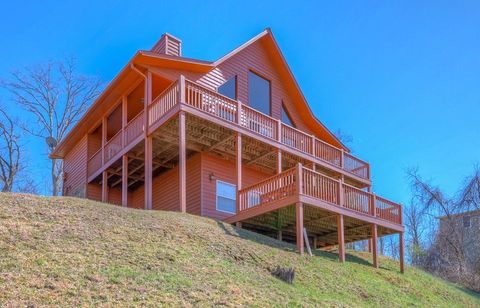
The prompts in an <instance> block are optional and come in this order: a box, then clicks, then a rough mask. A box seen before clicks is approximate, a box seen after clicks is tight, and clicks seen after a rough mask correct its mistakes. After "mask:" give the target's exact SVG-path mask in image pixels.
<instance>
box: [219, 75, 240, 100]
mask: <svg viewBox="0 0 480 308" xmlns="http://www.w3.org/2000/svg"><path fill="white" fill-rule="evenodd" d="M218 93H220V94H222V95H225V96H226V97H230V98H231V99H237V76H233V77H232V78H230V79H228V80H227V81H226V82H225V83H224V84H222V85H221V86H219V87H218Z"/></svg>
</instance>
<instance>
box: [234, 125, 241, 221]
mask: <svg viewBox="0 0 480 308" xmlns="http://www.w3.org/2000/svg"><path fill="white" fill-rule="evenodd" d="M236 139H237V140H236V142H235V152H236V153H235V154H236V156H237V163H236V166H235V171H236V174H237V200H236V205H237V209H236V212H237V214H238V213H240V198H239V191H240V190H242V135H241V134H240V133H237V135H236Z"/></svg>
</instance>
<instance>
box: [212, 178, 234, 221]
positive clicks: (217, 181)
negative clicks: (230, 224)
mask: <svg viewBox="0 0 480 308" xmlns="http://www.w3.org/2000/svg"><path fill="white" fill-rule="evenodd" d="M219 183H221V184H224V185H227V186H231V187H234V188H235V199H230V198H228V197H225V196H220V197H222V198H226V199H229V200H234V201H235V209H234V211H233V212H230V211H225V210H220V209H219V208H218V197H219V194H218V184H219ZM236 204H237V185H236V184H232V183H229V182H226V181H222V180H216V181H215V210H216V211H217V212H222V213H227V214H237V208H236Z"/></svg>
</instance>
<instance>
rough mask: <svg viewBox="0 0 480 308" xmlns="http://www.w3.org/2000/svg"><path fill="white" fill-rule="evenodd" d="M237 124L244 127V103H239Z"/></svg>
mask: <svg viewBox="0 0 480 308" xmlns="http://www.w3.org/2000/svg"><path fill="white" fill-rule="evenodd" d="M237 124H238V125H240V126H242V103H241V102H240V101H237Z"/></svg>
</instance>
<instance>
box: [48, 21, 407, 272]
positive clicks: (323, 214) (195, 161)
mask: <svg viewBox="0 0 480 308" xmlns="http://www.w3.org/2000/svg"><path fill="white" fill-rule="evenodd" d="M181 49H182V42H181V41H180V40H179V39H178V38H175V37H173V36H171V35H169V34H164V35H163V36H162V37H161V39H160V40H159V41H158V43H157V44H156V45H155V46H154V47H153V48H152V49H151V50H150V51H139V52H137V53H136V54H135V56H134V57H133V58H132V59H131V60H130V61H129V62H128V63H127V65H126V66H125V67H124V68H123V69H122V70H121V72H120V73H119V74H118V75H117V76H116V77H115V79H114V80H113V81H112V82H111V84H110V85H109V86H108V88H107V89H106V90H105V91H104V92H103V93H102V95H101V96H100V97H99V98H98V99H97V101H96V102H95V103H94V104H93V105H92V106H91V108H90V109H89V110H88V111H87V112H86V114H85V115H84V116H83V117H82V118H81V120H80V121H79V122H78V123H77V125H76V126H75V127H74V128H73V129H72V130H71V131H70V133H69V134H68V136H67V137H66V138H65V139H64V140H62V141H61V142H60V144H59V145H58V147H57V148H56V150H55V152H54V153H53V155H52V157H56V158H62V159H64V172H65V178H64V184H63V187H64V195H70V196H80V197H86V198H90V199H95V200H102V201H104V202H110V203H114V204H118V205H122V206H126V207H133V208H144V209H158V210H172V211H181V212H187V213H192V214H196V215H201V216H208V217H212V218H215V219H219V220H223V221H225V222H228V223H237V225H239V226H240V225H241V226H242V227H243V228H245V229H249V230H253V231H256V232H259V233H262V234H266V235H270V236H278V237H279V238H281V239H283V240H284V241H289V242H296V243H297V247H298V249H299V251H300V252H301V253H303V249H304V247H303V246H304V238H303V236H304V233H303V232H302V230H303V229H304V228H305V229H306V231H307V234H308V241H309V243H310V245H312V246H314V247H315V248H325V247H331V246H333V245H339V251H340V260H341V261H343V260H344V243H345V242H354V241H358V240H364V239H371V238H373V239H376V238H377V236H383V235H387V234H392V233H398V234H400V249H401V251H402V252H401V269H402V271H403V231H404V227H403V225H402V214H401V213H402V209H401V206H400V205H399V204H396V203H394V202H391V201H388V200H386V199H384V198H381V197H379V196H376V195H374V194H372V193H371V186H372V182H371V179H370V166H369V164H368V163H366V162H364V161H362V160H360V159H358V158H356V157H354V156H353V155H351V154H350V153H349V149H348V148H347V147H346V146H345V145H343V144H342V142H341V141H340V140H338V139H337V138H336V137H335V136H334V135H333V134H332V133H331V132H330V131H329V130H328V129H327V128H326V127H325V126H324V125H323V124H322V123H321V122H320V121H319V120H318V119H317V118H315V116H314V115H313V113H312V111H311V110H310V107H309V106H308V104H307V102H306V100H305V97H304V96H303V94H302V92H301V90H300V87H299V86H298V84H297V82H296V81H295V79H294V77H293V74H292V72H291V71H290V68H289V67H288V65H287V63H286V61H285V58H284V57H283V55H282V53H281V51H280V49H279V47H278V45H277V43H276V41H275V39H274V37H273V35H272V32H271V31H270V29H267V30H265V31H263V32H262V33H260V34H259V35H257V36H256V37H254V38H252V39H251V40H249V41H248V42H246V43H245V44H243V45H242V46H240V47H238V48H237V49H235V50H233V51H232V52H230V53H228V54H227V55H225V56H224V57H222V58H220V59H219V60H217V61H214V62H208V61H201V60H196V59H190V58H185V57H182V53H181ZM299 52H302V53H304V52H308V51H306V50H300V51H299ZM306 65H307V63H306ZM373 243H376V241H373ZM375 246H376V245H373V252H374V260H375V261H374V264H375V266H378V261H377V257H376V251H377V250H376V247H375Z"/></svg>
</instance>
